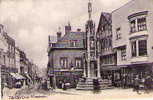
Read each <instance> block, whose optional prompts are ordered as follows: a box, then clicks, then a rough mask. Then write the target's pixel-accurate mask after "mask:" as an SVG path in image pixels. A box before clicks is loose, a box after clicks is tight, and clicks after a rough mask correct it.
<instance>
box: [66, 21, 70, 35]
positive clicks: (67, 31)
mask: <svg viewBox="0 0 153 100" xmlns="http://www.w3.org/2000/svg"><path fill="white" fill-rule="evenodd" d="M70 32H71V25H70V23H68V25H67V26H65V34H68V33H70Z"/></svg>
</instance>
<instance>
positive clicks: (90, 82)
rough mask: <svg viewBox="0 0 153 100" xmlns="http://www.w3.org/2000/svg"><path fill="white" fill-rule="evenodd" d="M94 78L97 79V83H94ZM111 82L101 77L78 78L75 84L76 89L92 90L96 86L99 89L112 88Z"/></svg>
mask: <svg viewBox="0 0 153 100" xmlns="http://www.w3.org/2000/svg"><path fill="white" fill-rule="evenodd" d="M95 80H97V81H98V85H95V83H94V82H95ZM111 85H112V84H111V82H110V81H108V80H102V79H101V78H80V79H79V82H78V84H77V87H76V89H77V90H94V89H95V88H96V87H98V88H99V89H100V90H103V89H109V88H113V87H112V86H111Z"/></svg>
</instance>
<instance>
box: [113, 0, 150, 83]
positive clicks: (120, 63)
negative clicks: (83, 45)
mask: <svg viewBox="0 0 153 100" xmlns="http://www.w3.org/2000/svg"><path fill="white" fill-rule="evenodd" d="M152 20H153V1H152V0H132V1H130V2H129V3H127V4H125V5H124V6H122V7H120V8H119V9H116V10H114V11H113V12H112V32H113V48H114V49H116V51H117V67H118V68H121V79H126V80H127V81H126V84H127V85H131V84H132V83H133V78H134V76H135V75H136V74H138V75H139V77H140V78H142V77H145V76H146V75H147V74H151V73H152V72H153V34H152V33H153V29H152V26H153V22H152Z"/></svg>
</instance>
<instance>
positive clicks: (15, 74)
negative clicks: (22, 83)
mask: <svg viewBox="0 0 153 100" xmlns="http://www.w3.org/2000/svg"><path fill="white" fill-rule="evenodd" d="M10 75H11V76H12V77H14V78H15V79H17V80H18V79H25V77H23V76H22V75H20V74H19V73H10Z"/></svg>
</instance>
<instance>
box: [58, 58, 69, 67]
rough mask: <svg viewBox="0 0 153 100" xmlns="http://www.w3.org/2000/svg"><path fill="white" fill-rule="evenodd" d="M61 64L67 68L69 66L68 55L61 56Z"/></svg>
mask: <svg viewBox="0 0 153 100" xmlns="http://www.w3.org/2000/svg"><path fill="white" fill-rule="evenodd" d="M60 65H61V67H62V68H67V66H68V59H67V57H61V58H60Z"/></svg>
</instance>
